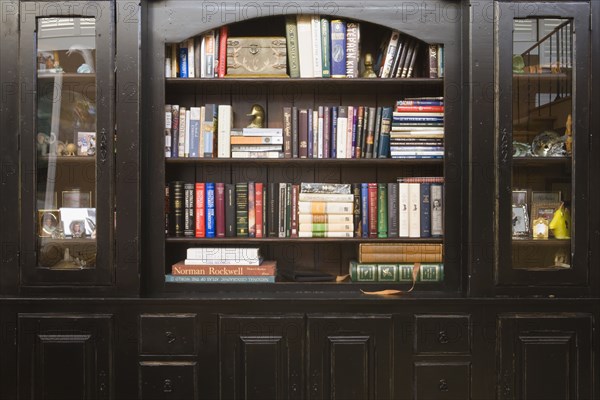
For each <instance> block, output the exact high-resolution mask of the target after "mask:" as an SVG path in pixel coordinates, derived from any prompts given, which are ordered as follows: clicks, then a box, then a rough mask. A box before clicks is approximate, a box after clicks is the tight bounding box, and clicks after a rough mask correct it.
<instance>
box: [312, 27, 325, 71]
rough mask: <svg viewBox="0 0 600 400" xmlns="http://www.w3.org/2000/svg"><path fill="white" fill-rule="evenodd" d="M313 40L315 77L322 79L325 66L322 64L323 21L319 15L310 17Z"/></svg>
mask: <svg viewBox="0 0 600 400" xmlns="http://www.w3.org/2000/svg"><path fill="white" fill-rule="evenodd" d="M310 25H311V39H312V61H313V77H314V78H321V76H322V75H323V65H322V62H321V19H320V18H319V16H318V15H312V16H311V17H310Z"/></svg>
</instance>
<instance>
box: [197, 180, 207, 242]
mask: <svg viewBox="0 0 600 400" xmlns="http://www.w3.org/2000/svg"><path fill="white" fill-rule="evenodd" d="M205 198H206V189H205V186H204V182H196V210H195V213H194V214H195V216H196V237H197V238H203V237H206V219H205V217H204V213H205V211H204V208H205V205H204V199H205Z"/></svg>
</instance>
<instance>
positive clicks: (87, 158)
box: [38, 156, 96, 164]
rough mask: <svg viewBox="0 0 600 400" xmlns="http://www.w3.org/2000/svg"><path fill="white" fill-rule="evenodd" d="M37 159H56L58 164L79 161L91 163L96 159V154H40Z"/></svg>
mask: <svg viewBox="0 0 600 400" xmlns="http://www.w3.org/2000/svg"><path fill="white" fill-rule="evenodd" d="M38 160H40V161H46V162H48V161H51V160H53V161H56V162H57V163H58V164H62V163H65V164H66V163H80V162H84V163H93V162H95V161H96V156H56V157H52V158H51V157H49V156H42V157H39V158H38Z"/></svg>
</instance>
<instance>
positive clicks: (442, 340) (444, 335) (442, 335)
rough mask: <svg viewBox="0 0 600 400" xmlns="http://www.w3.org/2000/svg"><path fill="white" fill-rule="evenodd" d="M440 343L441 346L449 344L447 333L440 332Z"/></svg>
mask: <svg viewBox="0 0 600 400" xmlns="http://www.w3.org/2000/svg"><path fill="white" fill-rule="evenodd" d="M438 342H440V343H441V344H446V343H448V334H447V333H446V331H440V332H439V333H438Z"/></svg>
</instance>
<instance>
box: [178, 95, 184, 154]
mask: <svg viewBox="0 0 600 400" xmlns="http://www.w3.org/2000/svg"><path fill="white" fill-rule="evenodd" d="M185 111H186V108H185V107H179V141H178V146H177V157H185V126H186V122H185Z"/></svg>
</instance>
